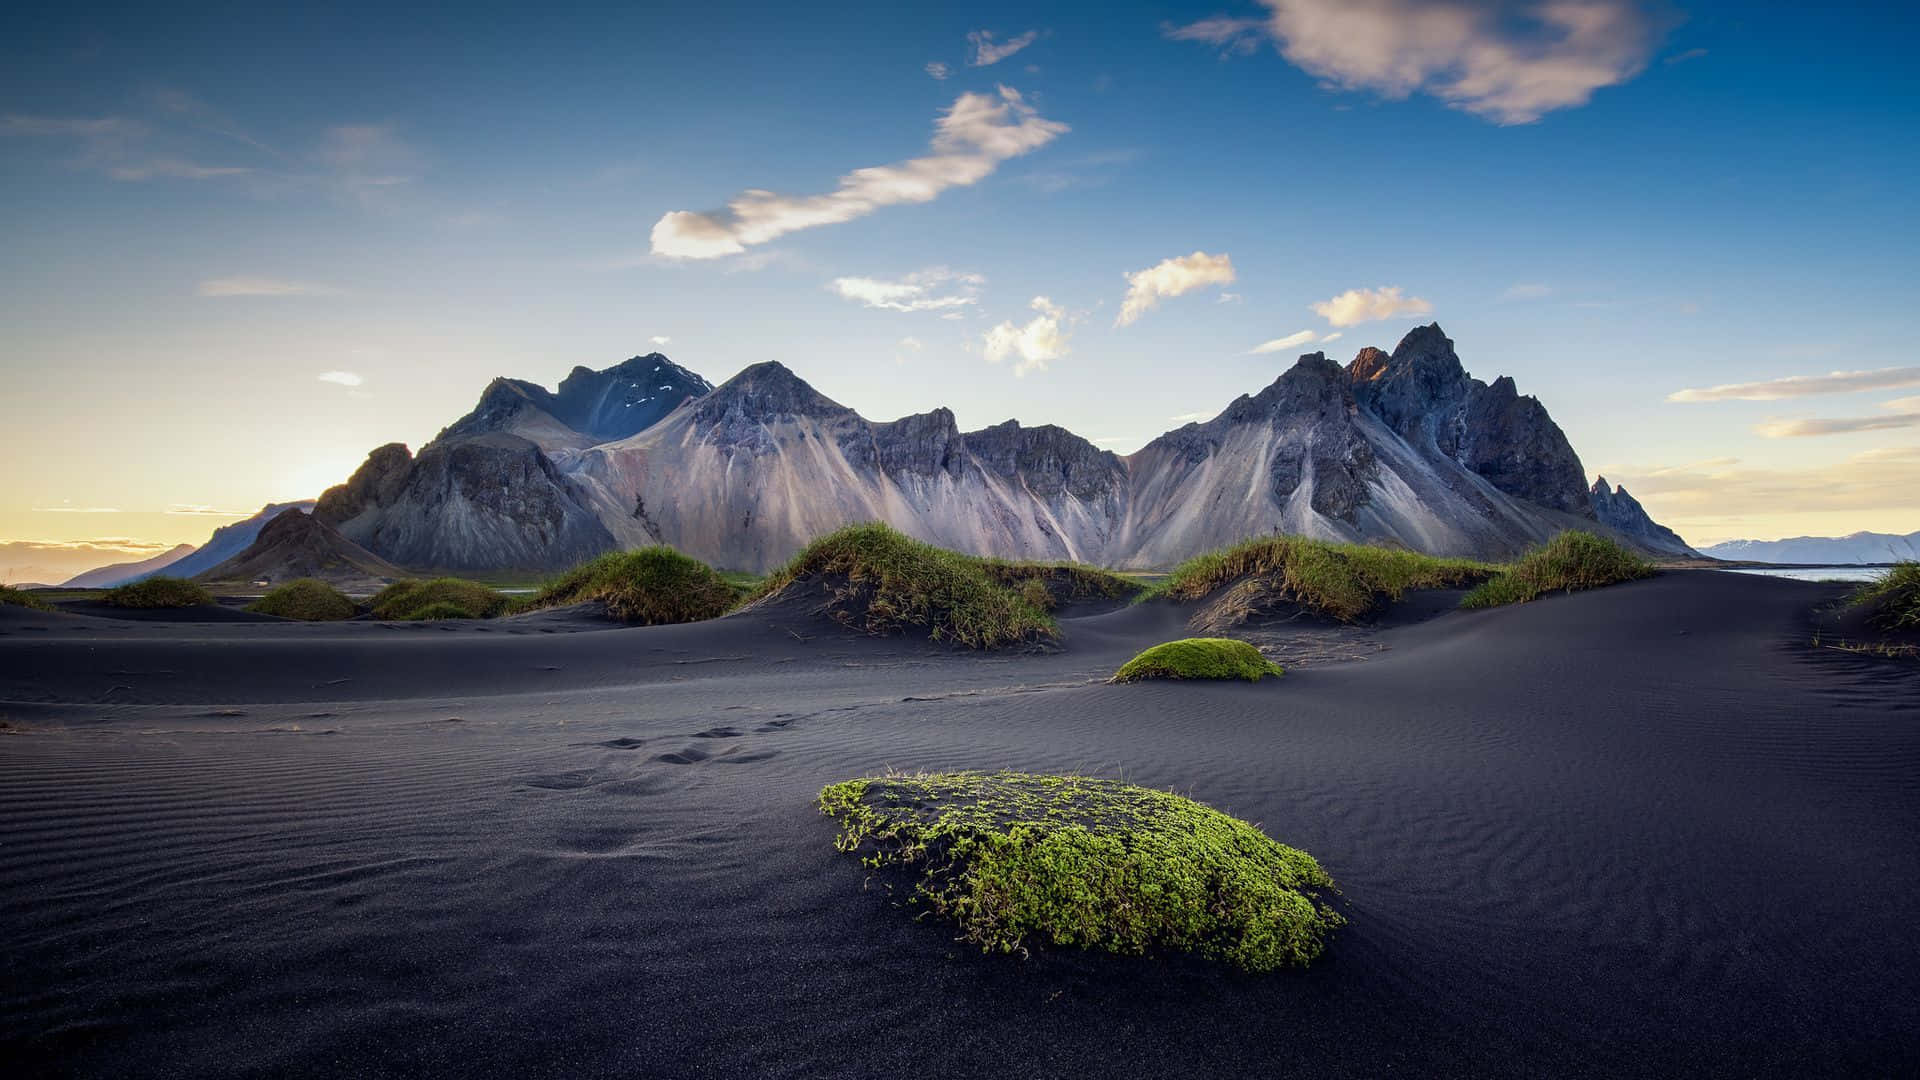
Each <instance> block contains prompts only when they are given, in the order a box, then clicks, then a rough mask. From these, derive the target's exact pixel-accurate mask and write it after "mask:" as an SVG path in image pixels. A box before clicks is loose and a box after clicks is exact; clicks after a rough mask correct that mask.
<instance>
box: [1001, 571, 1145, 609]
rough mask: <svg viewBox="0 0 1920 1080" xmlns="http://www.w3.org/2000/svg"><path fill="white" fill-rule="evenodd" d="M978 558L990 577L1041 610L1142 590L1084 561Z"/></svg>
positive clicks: (1123, 596)
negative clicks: (1019, 560)
mask: <svg viewBox="0 0 1920 1080" xmlns="http://www.w3.org/2000/svg"><path fill="white" fill-rule="evenodd" d="M978 561H979V563H980V569H981V571H982V572H983V573H985V574H986V575H987V577H988V578H990V579H991V580H993V581H994V582H996V583H998V584H1000V585H1004V586H1006V587H1007V588H1009V589H1012V590H1014V591H1015V592H1017V593H1019V594H1020V598H1021V599H1022V600H1025V601H1026V602H1027V604H1028V605H1029V606H1031V607H1034V608H1038V609H1039V610H1041V611H1053V610H1055V609H1056V608H1058V607H1060V605H1062V604H1066V603H1071V602H1073V601H1075V600H1124V599H1126V598H1128V597H1130V596H1132V595H1134V594H1135V593H1137V592H1139V591H1140V589H1141V586H1140V585H1139V583H1137V582H1133V581H1129V580H1127V579H1126V578H1124V577H1121V576H1120V575H1118V574H1114V573H1110V572H1108V571H1106V570H1102V569H1100V568H1098V567H1094V566H1086V565H1083V564H1081V563H1074V562H1015V561H1012V560H1009V559H980V560H978Z"/></svg>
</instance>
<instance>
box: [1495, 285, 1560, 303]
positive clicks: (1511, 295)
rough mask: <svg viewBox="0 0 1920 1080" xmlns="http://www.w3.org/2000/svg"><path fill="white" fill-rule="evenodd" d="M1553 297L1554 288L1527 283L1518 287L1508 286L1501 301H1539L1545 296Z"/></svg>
mask: <svg viewBox="0 0 1920 1080" xmlns="http://www.w3.org/2000/svg"><path fill="white" fill-rule="evenodd" d="M1551 295H1553V287H1552V286H1549V285H1541V284H1538V283H1535V282H1527V283H1522V284H1518V285H1509V286H1507V291H1506V292H1503V293H1501V294H1500V299H1502V300H1538V299H1540V298H1541V297H1543V296H1551Z"/></svg>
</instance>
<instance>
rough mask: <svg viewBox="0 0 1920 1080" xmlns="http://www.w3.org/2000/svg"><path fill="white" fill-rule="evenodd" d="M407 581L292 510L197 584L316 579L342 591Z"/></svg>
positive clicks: (319, 523)
mask: <svg viewBox="0 0 1920 1080" xmlns="http://www.w3.org/2000/svg"><path fill="white" fill-rule="evenodd" d="M406 576H408V575H407V572H406V571H404V570H402V569H400V568H399V567H397V566H395V565H393V564H392V563H389V562H387V561H386V560H385V559H382V558H380V557H379V556H377V555H375V554H373V553H372V552H370V551H368V550H366V549H365V548H363V547H361V546H360V545H358V544H355V543H354V542H352V541H351V540H348V539H347V538H346V537H344V536H341V535H340V534H339V533H338V532H336V531H334V529H333V528H332V527H331V526H329V525H327V524H326V523H324V522H322V521H321V520H319V519H318V518H316V517H314V516H312V515H310V514H307V513H304V512H302V511H301V510H300V509H298V508H297V507H296V508H293V509H289V510H287V511H286V512H285V513H282V514H281V515H279V516H278V517H276V518H274V519H273V520H272V521H269V522H267V524H266V526H265V527H264V528H262V529H261V530H260V535H259V536H257V537H255V538H254V541H253V543H252V544H250V545H248V546H247V548H246V550H244V551H241V552H239V553H238V554H236V555H234V556H233V558H231V559H228V560H226V561H225V562H223V563H221V564H220V565H218V566H215V567H213V568H211V569H209V570H207V571H206V572H204V573H202V574H200V575H199V576H198V578H197V580H200V581H210V582H211V581H224V582H250V581H255V580H260V579H265V580H267V581H270V582H272V583H274V584H276V585H278V584H283V583H285V582H288V581H292V580H294V579H295V578H319V579H320V580H322V581H326V582H330V583H332V584H334V585H338V586H341V587H343V588H361V589H373V588H378V587H379V586H381V585H384V584H387V583H389V582H392V581H397V580H399V579H401V578H404V577H406Z"/></svg>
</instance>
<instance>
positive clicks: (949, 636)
mask: <svg viewBox="0 0 1920 1080" xmlns="http://www.w3.org/2000/svg"><path fill="white" fill-rule="evenodd" d="M799 583H810V584H814V585H817V586H818V587H820V588H822V589H824V590H825V592H826V602H825V604H824V606H823V611H824V613H825V614H826V615H828V616H830V617H831V618H833V619H834V620H835V621H837V622H840V623H841V624H843V625H845V626H849V627H852V628H854V629H856V630H860V631H863V632H865V633H868V634H876V635H885V634H896V633H902V632H905V631H909V630H914V631H921V630H924V632H925V633H926V635H927V636H928V637H929V638H931V639H933V640H934V641H950V642H954V643H956V644H960V645H965V646H967V647H969V648H974V649H991V648H998V647H1001V646H1007V645H1018V644H1029V643H1035V642H1042V641H1050V640H1052V639H1054V638H1055V637H1058V636H1059V630H1058V628H1057V627H1055V625H1054V622H1053V619H1052V618H1051V617H1049V616H1048V615H1047V614H1046V612H1045V610H1044V609H1042V608H1041V607H1039V606H1038V605H1036V604H1035V603H1033V602H1032V600H1031V598H1028V597H1023V596H1022V595H1021V594H1020V593H1018V592H1016V591H1014V590H1013V589H1010V588H1008V587H1007V586H1005V585H1002V584H1001V583H1000V582H999V581H997V580H995V579H994V577H993V576H992V575H991V574H989V573H988V571H987V569H986V560H984V559H976V558H974V557H973V556H970V555H962V554H960V553H958V552H954V551H947V550H944V549H942V548H937V547H934V546H933V545H931V544H923V543H921V542H920V541H918V540H914V539H911V538H910V537H907V536H903V535H901V534H900V533H898V532H896V531H894V530H893V529H891V528H888V527H887V526H885V525H882V524H879V523H878V522H874V523H870V524H866V525H849V526H847V527H846V528H844V529H841V530H840V531H838V532H835V533H832V534H829V535H827V536H823V537H821V538H820V539H818V540H815V541H814V542H813V543H811V544H808V545H807V546H806V548H805V549H804V550H802V551H801V552H800V554H798V555H795V556H794V557H793V561H792V562H789V563H788V564H787V565H786V566H783V567H781V568H780V569H779V570H776V571H774V572H773V573H772V574H769V575H768V576H767V579H766V581H764V582H762V583H761V585H760V589H759V591H758V592H756V593H755V594H754V595H753V597H751V598H750V600H749V603H755V604H757V603H761V602H763V601H767V600H771V599H774V598H776V597H778V596H780V595H781V594H782V593H783V592H784V591H785V590H787V589H788V588H789V587H791V586H794V585H795V584H799Z"/></svg>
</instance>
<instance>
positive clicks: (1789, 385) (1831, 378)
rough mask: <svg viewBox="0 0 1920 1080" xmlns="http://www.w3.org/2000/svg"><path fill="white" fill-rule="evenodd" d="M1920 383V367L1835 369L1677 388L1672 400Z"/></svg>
mask: <svg viewBox="0 0 1920 1080" xmlns="http://www.w3.org/2000/svg"><path fill="white" fill-rule="evenodd" d="M1907 386H1920V367H1895V368H1877V369H1875V370H1872V371H1834V372H1829V373H1827V374H1825V375H1788V376H1785V377H1784V378H1779V379H1764V380H1761V381H1759V382H1743V383H1723V384H1721V385H1719V386H1705V387H1695V388H1690V389H1686V390H1675V391H1674V392H1673V393H1671V394H1668V395H1667V400H1668V401H1784V400H1786V399H1788V398H1800V397H1812V396H1814V395H1816V394H1851V393H1854V392H1856V391H1860V390H1897V389H1900V388H1902V387H1907Z"/></svg>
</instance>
